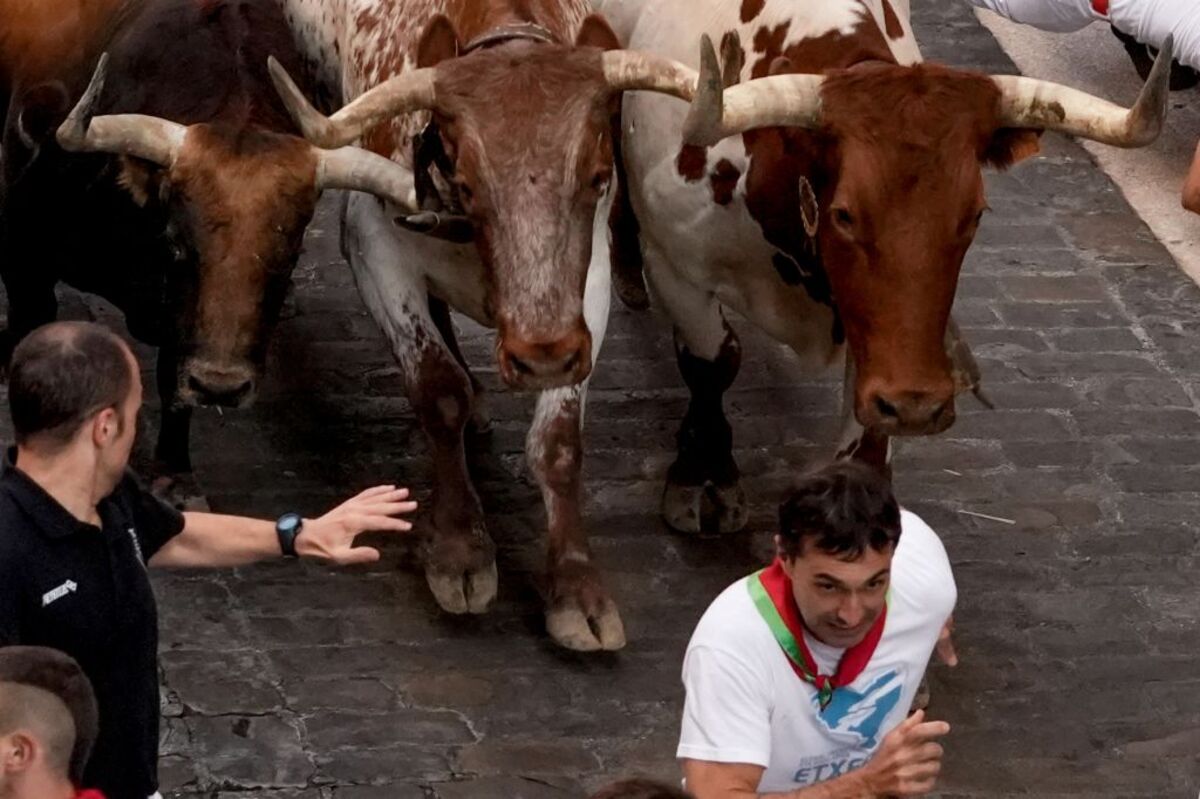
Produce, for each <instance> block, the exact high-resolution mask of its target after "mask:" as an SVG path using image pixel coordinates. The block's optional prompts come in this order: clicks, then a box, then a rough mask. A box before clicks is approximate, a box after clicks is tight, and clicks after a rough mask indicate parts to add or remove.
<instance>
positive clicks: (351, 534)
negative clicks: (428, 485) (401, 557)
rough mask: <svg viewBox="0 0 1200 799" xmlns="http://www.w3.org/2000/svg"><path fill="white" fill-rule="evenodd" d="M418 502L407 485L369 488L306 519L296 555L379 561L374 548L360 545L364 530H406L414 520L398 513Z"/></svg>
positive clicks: (340, 561)
mask: <svg viewBox="0 0 1200 799" xmlns="http://www.w3.org/2000/svg"><path fill="white" fill-rule="evenodd" d="M416 509H417V503H416V502H415V501H414V500H410V499H409V498H408V489H407V488H397V487H396V486H391V485H385V486H375V487H374V488H368V489H367V490H366V491H364V492H362V493H361V494H359V495H358V496H356V497H353V498H352V499H348V500H346V501H345V502H343V503H342V504H341V505H338V506H337V507H336V508H334V509H333V510H331V511H329V513H326V514H325V515H324V516H320V517H318V518H316V519H309V520H305V522H304V527H303V528H302V529H301V531H300V535H299V536H297V537H296V554H298V555H301V556H302V557H306V558H319V559H321V560H328V561H332V562H334V563H337V564H338V565H340V566H349V565H352V564H356V563H373V562H374V561H377V560H379V550H377V549H375V548H374V547H356V546H354V540H355V539H356V538H358V536H359V535H360V534H362V533H366V532H370V531H373V530H384V531H387V532H393V533H405V532H408V531H409V530H411V529H412V523H411V522H408V521H405V520H404V519H398V518H396V517H397V516H400V515H401V514H405V513H412V512H413V511H414V510H416Z"/></svg>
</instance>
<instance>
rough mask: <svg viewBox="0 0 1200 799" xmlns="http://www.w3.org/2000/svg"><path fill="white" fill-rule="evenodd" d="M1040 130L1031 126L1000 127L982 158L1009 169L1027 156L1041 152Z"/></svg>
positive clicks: (996, 166)
mask: <svg viewBox="0 0 1200 799" xmlns="http://www.w3.org/2000/svg"><path fill="white" fill-rule="evenodd" d="M1042 132H1043V131H1040V130H1033V129H1031V128H1000V129H999V130H997V131H996V132H995V133H993V134H992V138H991V140H990V141H989V142H988V143H987V146H986V147H985V148H984V150H983V156H982V160H983V162H984V163H985V164H990V165H991V166H994V167H995V168H996V169H1008V168H1009V167H1010V166H1012V165H1013V164H1019V163H1021V162H1022V161H1024V160H1025V159H1026V158H1030V157H1032V156H1035V155H1037V154H1038V153H1039V152H1041V149H1042V148H1041V144H1040V143H1039V141H1038V140H1039V139H1041V138H1042Z"/></svg>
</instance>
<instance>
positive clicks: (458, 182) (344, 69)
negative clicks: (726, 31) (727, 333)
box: [275, 0, 695, 650]
mask: <svg viewBox="0 0 1200 799" xmlns="http://www.w3.org/2000/svg"><path fill="white" fill-rule="evenodd" d="M588 11H589V4H588V3H587V2H584V0H524V1H520V0H511V2H510V1H508V0H493V1H492V2H445V1H443V2H433V1H431V0H420V1H419V2H418V1H417V0H285V14H286V15H287V17H288V21H289V24H290V25H291V26H292V28H293V30H294V31H295V32H296V34H297V38H298V41H299V43H300V46H301V49H302V50H303V51H304V52H305V53H306V54H307V55H308V57H309V59H310V62H311V63H310V66H311V67H312V68H313V69H314V71H315V75H314V77H316V78H317V79H318V81H320V82H322V83H323V85H324V95H325V99H326V101H327V104H330V105H335V104H337V102H338V101H339V99H341V100H345V101H347V102H349V104H348V105H347V106H345V107H343V108H342V109H341V110H340V111H338V113H336V114H334V115H333V117H332V118H326V117H323V116H321V115H320V114H318V113H317V112H316V110H315V109H313V108H312V107H311V106H309V105H308V104H307V102H306V100H305V98H304V97H303V96H302V95H301V94H300V93H299V92H298V91H296V90H295V88H294V86H292V85H291V83H290V80H289V79H288V77H287V75H286V74H284V73H282V72H281V71H280V70H278V69H276V70H275V72H276V81H277V85H278V86H279V87H280V91H281V94H282V95H283V96H284V97H285V98H286V99H287V101H288V103H289V105H290V107H291V108H292V110H293V116H294V117H295V118H296V119H297V122H298V123H299V124H300V126H301V128H302V129H304V130H305V132H306V135H307V136H308V137H309V139H310V140H311V141H313V142H315V143H318V144H321V145H323V146H327V147H331V146H337V145H340V144H346V143H349V142H351V141H353V140H355V139H358V138H361V140H362V142H363V145H364V146H365V147H367V148H368V149H370V150H372V151H374V152H376V153H378V154H381V155H385V156H387V157H389V158H391V159H392V160H393V161H394V162H396V163H398V164H401V165H403V166H404V167H406V168H409V169H410V170H412V169H413V164H414V154H413V151H414V148H413V147H412V144H411V142H412V137H413V136H414V134H416V133H418V132H420V131H423V130H424V131H425V135H424V136H423V137H422V138H423V140H424V141H425V143H426V144H428V143H429V142H430V141H433V142H434V143H435V144H436V145H437V147H436V148H435V149H440V151H441V152H440V153H439V155H438V159H436V160H439V161H440V163H441V167H440V174H441V176H442V177H444V178H445V181H444V185H441V190H440V191H438V192H435V194H437V196H439V197H442V196H450V197H456V198H457V203H454V205H458V206H461V209H462V213H463V214H465V216H466V217H467V218H468V221H469V223H470V224H469V228H470V229H472V230H474V232H475V235H474V241H473V243H472V242H470V241H468V242H466V243H454V242H453V241H447V240H443V239H440V238H436V237H433V236H428V235H422V234H421V233H417V232H414V231H413V230H412V229H411V227H412V226H413V219H414V218H419V216H418V214H417V212H418V211H420V210H421V209H420V208H418V201H417V197H416V196H415V186H416V185H417V184H418V182H419V181H420V180H421V179H423V178H424V177H425V175H426V171H425V170H424V169H423V168H421V167H420V165H419V162H418V167H417V168H416V169H415V170H414V177H413V183H414V196H413V197H412V198H411V202H410V203H409V204H408V207H403V206H400V205H397V204H395V203H384V202H380V201H379V200H376V199H375V198H373V197H368V196H364V195H360V194H351V195H350V196H349V198H348V199H347V201H346V205H345V209H344V215H343V223H342V248H343V252H344V253H345V255H346V257H347V259H348V260H349V262H350V265H351V267H352V269H353V272H354V275H355V278H356V280H357V282H358V286H359V289H360V291H361V293H362V296H363V299H364V301H365V302H366V304H367V307H368V308H369V309H370V311H371V313H372V315H373V316H374V317H375V319H376V321H377V322H378V323H379V325H380V327H381V328H382V329H383V331H384V333H385V334H386V335H387V337H388V339H389V341H390V342H391V345H392V349H393V352H394V353H395V356H396V359H397V361H398V362H399V364H400V367H401V370H402V372H403V376H404V380H405V386H406V390H407V394H408V397H409V399H410V401H411V403H412V406H413V408H414V410H415V412H416V414H417V416H418V417H419V419H420V422H421V425H422V427H423V428H424V430H425V432H426V434H427V436H428V439H429V442H430V448H431V452H432V455H433V462H434V469H435V473H436V474H435V480H436V487H435V491H434V496H433V501H432V510H431V512H430V514H429V521H430V525H431V527H432V535H431V536H430V537H429V539H428V545H427V547H426V552H425V574H426V577H427V579H428V582H429V586H430V588H431V589H432V591H433V594H434V596H435V597H436V598H437V601H438V603H439V604H440V605H441V606H442V607H443V608H444V609H446V610H447V611H450V612H453V613H466V612H471V613H480V612H483V611H484V610H486V609H487V607H488V605H489V604H490V603H491V601H492V599H493V598H494V597H495V595H496V589H497V576H496V566H495V547H494V545H493V543H492V541H491V539H490V538H489V536H488V534H487V532H486V529H485V525H484V517H483V510H482V508H481V506H480V502H479V497H478V496H477V495H476V492H475V488H474V487H473V485H472V483H471V479H470V477H469V475H468V473H467V465H466V460H465V453H464V440H463V433H464V429H465V427H466V425H467V422H468V420H469V419H470V418H471V416H472V413H473V411H474V412H476V413H477V412H478V403H479V400H480V394H479V390H478V386H477V385H473V382H474V381H473V380H472V378H471V376H470V374H469V371H468V369H467V364H466V362H465V361H464V360H463V358H462V356H461V355H460V353H459V351H458V347H457V345H456V344H455V341H454V329H453V326H452V324H451V322H450V316H449V312H448V307H450V308H453V309H455V310H458V311H460V312H462V313H464V314H466V315H467V316H469V317H471V318H472V319H475V320H476V321H478V322H480V323H482V324H485V325H488V326H492V327H495V328H496V329H497V331H498V333H497V339H496V353H497V358H498V361H499V371H500V375H501V377H502V378H503V379H504V381H505V383H507V384H508V385H509V386H512V387H515V388H523V389H535V390H538V391H540V392H541V393H540V395H539V396H538V398H537V410H536V414H535V418H534V422H533V425H532V428H531V429H530V431H529V435H528V439H527V443H526V453H527V456H528V460H529V464H530V466H531V468H532V470H533V472H534V474H535V475H536V477H537V480H538V482H539V484H540V485H541V488H542V493H543V497H544V500H545V504H546V510H547V516H548V525H549V557H548V572H549V586H550V590H549V596H548V597H547V609H546V621H547V627H548V629H549V632H550V634H551V635H552V636H553V637H554V639H555V640H556V641H558V642H559V643H560V644H562V645H564V646H566V647H569V648H572V649H578V650H595V649H618V648H620V647H622V646H623V645H624V643H625V633H624V629H623V626H622V623H621V618H620V615H619V614H618V612H617V608H616V605H615V604H614V603H613V601H612V600H611V598H610V597H609V594H608V592H607V590H606V589H605V587H604V585H603V583H602V581H601V578H600V574H599V571H598V570H597V568H596V566H595V564H594V563H593V561H592V555H591V552H590V551H589V547H588V543H587V538H586V535H585V532H584V526H583V519H582V514H581V510H580V500H581V497H580V464H581V459H582V455H583V452H582V443H581V423H582V416H583V405H584V397H585V392H586V386H587V377H588V375H589V374H590V372H591V369H592V366H593V364H594V362H595V360H596V356H597V354H598V352H599V349H600V343H601V341H602V339H603V337H604V330H605V325H606V323H607V318H608V305H609V294H610V273H609V253H608V249H609V241H608V228H607V219H608V215H609V209H610V206H611V204H612V198H613V194H614V189H613V171H614V163H613V153H612V147H613V141H612V133H613V127H614V126H613V117H614V114H615V113H616V110H617V107H618V105H619V98H620V95H621V92H622V91H625V90H629V89H646V90H651V91H656V92H661V93H664V94H668V95H673V96H675V97H679V98H683V99H690V97H691V94H692V91H693V90H694V87H695V73H694V71H692V70H688V69H684V68H682V67H680V66H679V65H678V64H675V63H674V62H670V61H667V60H665V59H660V58H654V57H650V56H644V55H639V54H636V53H630V52H625V51H621V50H619V49H618V44H617V39H616V37H615V36H614V35H613V33H612V31H611V30H610V29H609V27H608V25H607V24H606V23H605V22H604V21H603V20H602V19H601V18H600V17H598V16H589V15H588ZM339 95H340V97H339ZM673 102H676V101H673ZM680 106H681V108H686V106H685V105H684V104H683V103H680ZM431 118H432V121H433V125H434V126H435V127H436V133H433V132H432V129H427V128H426V125H427V124H429V122H430V120H431ZM398 213H399V214H400V215H401V218H400V219H399V220H397V214H398ZM410 215H411V216H410ZM430 216H431V215H430ZM397 221H402V222H403V223H404V224H403V226H398V225H397Z"/></svg>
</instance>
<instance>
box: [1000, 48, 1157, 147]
mask: <svg viewBox="0 0 1200 799" xmlns="http://www.w3.org/2000/svg"><path fill="white" fill-rule="evenodd" d="M1174 49H1175V42H1174V38H1173V37H1171V36H1168V37H1167V40H1166V41H1165V42H1163V46H1162V49H1161V50H1159V51H1158V58H1157V59H1155V61H1154V68H1153V69H1151V70H1150V77H1148V78H1147V79H1146V85H1145V86H1143V87H1142V91H1141V94H1139V95H1138V99H1137V102H1136V103H1134V105H1133V108H1128V109H1126V108H1122V107H1121V106H1119V105H1114V104H1113V103H1110V102H1108V101H1107V100H1102V99H1100V98H1099V97H1093V96H1092V95H1090V94H1087V93H1086V92H1081V91H1079V90H1078V89H1072V88H1070V87H1068V86H1061V85H1059V84H1057V83H1051V82H1049V81H1042V80H1034V79H1033V78H1024V77H1019V76H1015V75H995V76H993V78H992V79H993V80H995V81H996V84H997V85H998V86H999V87H1000V92H1001V100H1000V116H1001V119H1002V121H1003V124H1004V125H1006V126H1008V127H1014V128H1042V129H1045V130H1057V131H1061V132H1063V133H1070V134H1071V135H1073V136H1079V137H1081V138H1084V139H1092V140H1093V141H1098V142H1102V143H1104V144H1111V145H1114V146H1116V147H1144V146H1146V145H1147V144H1150V143H1151V142H1153V141H1154V140H1155V139H1156V138H1158V134H1159V133H1161V132H1162V125H1163V117H1165V116H1166V113H1167V89H1168V84H1169V82H1170V78H1171V59H1172V58H1173V54H1174Z"/></svg>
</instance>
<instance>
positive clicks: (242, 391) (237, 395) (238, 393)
mask: <svg viewBox="0 0 1200 799" xmlns="http://www.w3.org/2000/svg"><path fill="white" fill-rule="evenodd" d="M253 387H254V381H253V380H247V381H246V382H244V383H242V384H241V385H239V386H238V387H237V388H235V389H233V390H232V391H230V392H229V399H230V400H231V401H233V402H237V401H238V400H241V399H242V398H243V397H245V396H246V395H247V394H249V393H250V389H251V388H253Z"/></svg>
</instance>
